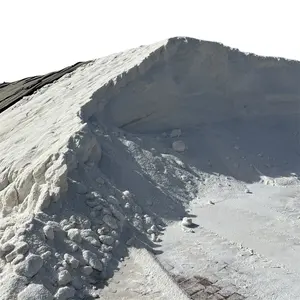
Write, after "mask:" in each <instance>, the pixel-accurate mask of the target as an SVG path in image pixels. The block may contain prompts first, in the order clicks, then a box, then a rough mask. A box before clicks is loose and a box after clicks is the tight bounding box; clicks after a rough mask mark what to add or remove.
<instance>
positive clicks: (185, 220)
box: [181, 217, 193, 227]
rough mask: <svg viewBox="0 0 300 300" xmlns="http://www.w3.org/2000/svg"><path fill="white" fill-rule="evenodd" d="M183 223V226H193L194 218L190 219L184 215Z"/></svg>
mask: <svg viewBox="0 0 300 300" xmlns="http://www.w3.org/2000/svg"><path fill="white" fill-rule="evenodd" d="M181 224H182V225H183V226H185V227H191V225H192V224H193V221H192V219H190V218H187V217H184V218H183V219H182V222H181Z"/></svg>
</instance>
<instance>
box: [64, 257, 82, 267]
mask: <svg viewBox="0 0 300 300" xmlns="http://www.w3.org/2000/svg"><path fill="white" fill-rule="evenodd" d="M64 260H65V261H66V262H67V263H68V264H69V265H71V267H72V268H73V269H76V268H78V266H79V260H78V259H76V258H75V257H74V256H72V255H70V254H68V253H65V255H64Z"/></svg>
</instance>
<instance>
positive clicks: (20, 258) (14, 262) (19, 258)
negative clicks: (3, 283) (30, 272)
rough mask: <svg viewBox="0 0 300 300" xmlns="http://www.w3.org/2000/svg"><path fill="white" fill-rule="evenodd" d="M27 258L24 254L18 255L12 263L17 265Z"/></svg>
mask: <svg viewBox="0 0 300 300" xmlns="http://www.w3.org/2000/svg"><path fill="white" fill-rule="evenodd" d="M24 258H25V256H24V254H18V255H17V256H16V258H15V259H14V260H13V261H12V262H11V263H12V264H13V265H17V264H18V263H19V262H21V261H22V260H24Z"/></svg>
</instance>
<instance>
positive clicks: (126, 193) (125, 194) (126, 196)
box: [122, 190, 131, 199]
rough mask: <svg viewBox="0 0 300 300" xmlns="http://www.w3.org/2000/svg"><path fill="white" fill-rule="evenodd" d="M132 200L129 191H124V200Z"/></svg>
mask: <svg viewBox="0 0 300 300" xmlns="http://www.w3.org/2000/svg"><path fill="white" fill-rule="evenodd" d="M130 198H131V193H130V192H129V191H127V190H126V191H124V192H123V193H122V199H130Z"/></svg>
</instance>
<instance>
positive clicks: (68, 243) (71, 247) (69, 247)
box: [65, 240, 79, 253]
mask: <svg viewBox="0 0 300 300" xmlns="http://www.w3.org/2000/svg"><path fill="white" fill-rule="evenodd" d="M65 243H66V250H67V251H68V252H71V253H74V252H76V251H77V250H78V249H79V246H78V245H77V244H76V243H74V242H72V241H70V240H66V241H65Z"/></svg>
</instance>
